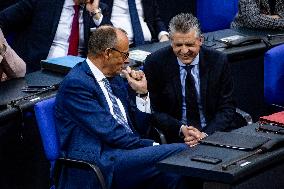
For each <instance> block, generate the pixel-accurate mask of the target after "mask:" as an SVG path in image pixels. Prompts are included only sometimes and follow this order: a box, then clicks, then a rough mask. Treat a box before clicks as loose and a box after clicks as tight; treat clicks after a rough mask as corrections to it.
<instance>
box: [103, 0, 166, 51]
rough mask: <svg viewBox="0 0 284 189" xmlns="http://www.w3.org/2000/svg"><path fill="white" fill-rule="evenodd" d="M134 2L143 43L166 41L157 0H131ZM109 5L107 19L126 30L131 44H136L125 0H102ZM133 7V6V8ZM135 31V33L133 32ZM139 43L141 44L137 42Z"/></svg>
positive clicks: (127, 4)
mask: <svg viewBox="0 0 284 189" xmlns="http://www.w3.org/2000/svg"><path fill="white" fill-rule="evenodd" d="M131 1H134V3H135V4H136V9H137V12H138V16H139V21H140V22H139V24H140V26H141V28H142V31H143V33H142V34H141V33H140V34H139V35H142V36H143V37H144V41H145V43H147V42H148V43H149V42H153V41H160V42H163V41H168V40H169V38H168V32H167V28H166V27H165V24H164V22H163V21H162V19H161V17H160V12H159V7H158V1H157V0H136V1H135V0H131ZM102 2H104V3H106V4H107V5H108V6H109V7H110V14H109V16H111V17H110V18H109V19H110V20H111V22H112V24H113V25H114V26H115V27H118V28H123V29H124V30H125V31H126V32H127V36H128V39H129V41H130V44H131V46H137V44H136V42H135V35H136V34H137V31H136V30H134V28H133V25H132V24H133V23H132V22H133V21H132V20H131V19H132V18H131V14H130V10H129V9H130V8H132V9H133V7H131V6H130V5H129V3H128V1H127V0H102ZM134 9H135V8H134ZM135 32H136V33H135ZM139 45H141V44H139Z"/></svg>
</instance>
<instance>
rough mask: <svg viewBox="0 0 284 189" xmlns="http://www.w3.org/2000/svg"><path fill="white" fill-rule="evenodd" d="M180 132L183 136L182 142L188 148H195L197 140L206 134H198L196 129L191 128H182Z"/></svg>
mask: <svg viewBox="0 0 284 189" xmlns="http://www.w3.org/2000/svg"><path fill="white" fill-rule="evenodd" d="M181 131H182V133H183V135H184V142H185V144H187V145H189V146H190V147H193V146H195V145H196V144H198V142H199V140H201V139H203V138H205V137H206V134H205V133H203V132H200V131H199V130H198V129H196V128H195V127H192V126H186V125H184V126H182V127H181Z"/></svg>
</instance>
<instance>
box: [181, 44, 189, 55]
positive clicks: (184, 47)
mask: <svg viewBox="0 0 284 189" xmlns="http://www.w3.org/2000/svg"><path fill="white" fill-rule="evenodd" d="M180 51H181V52H182V53H187V52H188V47H186V46H185V45H183V46H181V49H180Z"/></svg>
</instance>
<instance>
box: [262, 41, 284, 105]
mask: <svg viewBox="0 0 284 189" xmlns="http://www.w3.org/2000/svg"><path fill="white" fill-rule="evenodd" d="M264 97H265V101H266V102H267V103H268V104H276V105H281V106H284V44H283V45H279V46H276V47H274V48H272V49H270V50H268V51H267V52H266V53H265V55H264Z"/></svg>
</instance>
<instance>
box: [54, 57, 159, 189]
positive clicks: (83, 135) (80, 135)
mask: <svg viewBox="0 0 284 189" xmlns="http://www.w3.org/2000/svg"><path fill="white" fill-rule="evenodd" d="M111 87H112V89H113V92H114V94H115V95H116V96H117V97H118V98H119V99H120V100H121V102H122V104H123V105H124V107H125V110H126V114H127V116H128V121H129V124H130V126H131V127H132V130H133V131H134V133H129V132H126V129H125V128H124V127H123V126H122V125H119V124H118V123H117V121H116V120H115V119H114V118H113V116H112V115H111V113H110V110H109V107H108V104H107V101H106V98H105V96H104V94H103V92H102V90H101V88H100V86H99V84H98V82H97V81H96V79H95V77H94V76H93V74H92V72H91V70H90V68H89V66H88V65H87V63H86V62H82V63H79V64H78V65H76V66H75V67H74V68H73V69H72V70H71V71H70V72H69V74H68V75H67V76H66V77H65V79H64V80H63V82H62V83H61V85H60V88H59V91H58V93H57V96H56V106H55V116H56V127H57V130H58V132H59V136H60V146H61V153H62V154H61V155H62V156H65V157H70V158H74V159H80V160H85V161H88V162H90V163H94V162H95V163H96V164H98V166H99V167H100V168H101V170H102V172H103V174H104V176H105V178H106V182H107V186H108V188H109V187H110V186H111V182H112V177H113V168H114V167H113V166H114V162H113V161H115V156H114V154H117V153H119V152H118V151H116V150H120V149H136V148H141V147H146V146H152V144H153V142H154V141H152V140H148V139H141V138H140V137H139V135H138V134H137V132H136V131H135V129H134V127H139V124H141V125H143V126H144V123H145V122H143V121H147V116H148V115H147V114H145V113H142V112H139V111H138V110H137V109H136V105H134V104H131V103H130V102H129V97H128V93H127V89H126V87H125V84H124V82H123V81H122V79H121V77H118V76H117V77H114V79H113V80H112V81H111ZM134 106H135V107H134ZM136 116H138V117H140V120H139V121H137V122H136V120H137V119H136V118H137V117H136ZM142 118H143V119H142ZM142 120H143V121H142ZM114 151H116V153H114ZM64 173H65V174H64V175H63V177H61V178H62V180H61V182H60V184H61V187H66V188H69V189H70V188H73V187H74V188H76V187H77V186H78V185H77V184H78V183H80V182H81V183H84V188H96V187H95V186H93V184H94V183H93V182H94V179H93V177H91V178H90V177H88V176H86V175H85V173H84V171H79V170H72V169H69V170H65V172H64ZM69 179H70V180H69ZM67 182H68V183H67ZM76 183H77V184H76ZM65 184H68V185H65ZM59 188H60V187H59Z"/></svg>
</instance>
